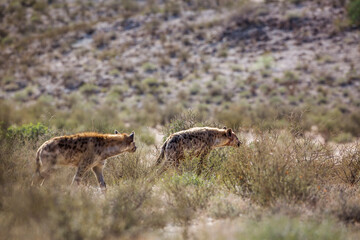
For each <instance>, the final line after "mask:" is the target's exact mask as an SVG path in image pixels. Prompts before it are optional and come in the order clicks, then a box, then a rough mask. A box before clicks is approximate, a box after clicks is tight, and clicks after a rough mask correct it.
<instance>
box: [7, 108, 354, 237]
mask: <svg viewBox="0 0 360 240" xmlns="http://www.w3.org/2000/svg"><path fill="white" fill-rule="evenodd" d="M179 123H181V124H182V126H180V125H179ZM204 124H210V123H206V122H202V121H201V119H200V118H199V117H198V116H197V115H196V114H194V113H191V112H190V113H186V114H183V115H182V116H178V117H177V119H176V121H173V122H171V123H170V124H169V125H167V126H166V127H165V128H164V133H165V134H166V133H171V132H174V131H177V130H182V129H183V127H188V126H201V125H204ZM214 125H216V124H213V126H214ZM29 129H30V130H29ZM31 129H32V130H31ZM34 129H43V127H41V125H30V126H24V127H22V128H19V129H17V130H16V131H14V129H10V130H9V133H10V132H11V134H5V135H3V136H2V140H1V141H2V142H1V154H0V156H1V166H0V171H1V172H0V173H1V179H0V180H1V210H2V211H1V217H0V221H1V224H0V225H1V229H0V230H1V234H2V236H6V238H7V239H18V238H23V237H26V238H28V239H36V238H39V237H40V236H41V238H42V239H79V238H80V239H83V238H85V239H113V238H136V237H141V238H149V239H153V238H156V239H158V238H164V239H167V238H169V237H173V238H178V237H182V238H200V239H202V238H204V239H205V238H207V237H208V236H212V238H213V239H220V238H224V237H225V238H228V239H237V238H243V237H245V238H247V239H262V238H264V237H265V236H266V237H269V238H270V239H278V237H279V236H282V237H283V239H287V238H289V237H290V236H292V237H294V239H304V238H307V239H315V238H316V239H344V238H349V239H356V238H357V237H358V236H359V234H360V233H359V232H358V231H359V230H358V228H357V227H356V226H357V223H358V222H359V221H360V220H359V218H358V212H359V209H360V206H359V201H358V200H359V199H358V196H359V193H358V188H357V185H358V182H359V179H360V168H359V164H358V162H359V158H360V148H359V145H358V144H357V143H353V144H348V145H346V146H342V148H340V147H339V146H338V145H330V144H321V143H319V142H317V141H314V139H313V138H308V137H305V136H299V135H297V134H296V132H295V131H294V129H291V128H290V129H283V130H272V131H265V132H263V131H260V130H259V131H258V132H256V133H255V132H254V133H253V134H252V135H253V139H252V140H251V141H250V140H247V141H246V144H244V145H242V146H241V147H240V148H239V149H234V148H223V149H220V150H216V151H213V152H212V153H211V155H210V157H209V158H208V159H207V161H206V164H205V166H204V170H203V171H202V173H201V174H200V175H197V174H196V172H197V166H198V161H199V159H192V158H188V159H187V160H186V161H184V162H183V163H182V164H181V165H180V170H178V171H176V170H172V169H169V170H168V171H166V172H165V173H163V174H162V175H159V169H158V167H157V166H155V161H156V157H157V155H158V154H159V152H158V151H154V147H153V146H151V147H148V146H147V145H146V144H144V143H142V142H141V140H137V141H138V144H139V145H141V146H142V147H140V148H139V149H138V151H137V152H136V153H134V154H125V155H120V156H118V157H114V158H113V159H110V160H109V162H108V164H107V167H106V168H105V180H106V182H107V183H108V192H107V193H106V195H103V194H102V193H101V191H100V189H99V188H98V187H97V182H96V181H95V180H94V179H95V178H93V177H92V176H91V175H89V174H90V173H89V174H88V175H87V176H86V177H85V183H84V185H83V186H81V187H74V186H72V187H71V186H69V184H70V182H71V179H72V176H73V174H74V173H75V171H74V169H71V168H65V169H59V171H57V172H56V173H55V174H54V176H53V178H51V179H50V180H49V181H47V182H45V184H44V186H42V187H32V186H31V179H32V175H33V174H34V170H35V166H34V165H35V163H34V156H35V152H36V147H37V146H38V145H39V144H40V143H41V142H42V141H44V139H48V138H49V137H51V136H53V135H57V134H59V133H58V132H52V131H49V130H45V131H36V130H34ZM28 132H34V134H32V135H29V134H28ZM14 133H17V134H14ZM23 133H24V134H23ZM238 135H240V136H241V138H242V139H243V140H245V139H249V138H246V135H247V133H246V132H243V131H239V132H238ZM210 224H211V225H213V226H212V227H211V228H207V226H210ZM224 226H226V229H227V231H220V230H219V231H215V229H221V228H222V227H224ZM285 226H286V227H285ZM260 229H261V231H260ZM285 229H286V231H285ZM213 231H215V233H214V232H213Z"/></svg>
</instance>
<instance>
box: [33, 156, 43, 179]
mask: <svg viewBox="0 0 360 240" xmlns="http://www.w3.org/2000/svg"><path fill="white" fill-rule="evenodd" d="M40 152H41V150H39V151H37V152H36V169H35V174H36V175H38V176H40V169H41V166H42V162H41V159H40Z"/></svg>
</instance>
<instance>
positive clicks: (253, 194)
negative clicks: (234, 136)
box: [220, 132, 333, 205]
mask: <svg viewBox="0 0 360 240" xmlns="http://www.w3.org/2000/svg"><path fill="white" fill-rule="evenodd" d="M331 159H332V155H331V152H329V150H328V149H327V148H326V147H325V146H322V145H317V144H315V143H313V142H312V141H311V140H310V139H301V140H299V139H296V138H295V137H293V136H292V135H290V134H289V133H286V132H285V133H273V134H262V135H260V137H257V138H256V139H255V140H254V141H253V142H252V143H251V144H250V145H249V146H242V147H241V148H240V149H239V150H233V151H232V152H231V154H229V155H228V159H227V161H226V162H225V163H224V164H223V169H222V171H223V172H222V173H221V175H220V176H221V178H222V181H223V182H224V184H225V185H226V186H227V187H228V188H229V189H230V190H231V191H233V192H234V193H237V194H240V195H242V196H245V197H250V198H251V199H252V200H254V201H255V202H257V203H259V204H262V205H269V204H271V203H274V202H275V201H276V200H279V199H285V200H286V201H290V202H299V201H305V200H307V199H308V197H309V196H310V194H311V193H312V192H313V190H314V189H315V190H316V188H317V186H318V185H319V184H321V183H322V182H323V181H325V180H326V179H328V176H329V175H328V172H329V171H331V169H332V166H333V163H332V161H329V160H331Z"/></svg>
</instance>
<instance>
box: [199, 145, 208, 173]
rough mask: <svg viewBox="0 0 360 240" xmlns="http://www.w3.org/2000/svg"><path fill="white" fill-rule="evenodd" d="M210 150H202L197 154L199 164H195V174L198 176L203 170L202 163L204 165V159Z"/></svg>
mask: <svg viewBox="0 0 360 240" xmlns="http://www.w3.org/2000/svg"><path fill="white" fill-rule="evenodd" d="M209 153H210V151H209V150H204V152H202V153H201V154H200V155H199V164H198V166H197V170H196V174H197V175H198V176H199V175H200V174H201V172H202V170H203V165H204V161H206V158H207V157H208V155H209Z"/></svg>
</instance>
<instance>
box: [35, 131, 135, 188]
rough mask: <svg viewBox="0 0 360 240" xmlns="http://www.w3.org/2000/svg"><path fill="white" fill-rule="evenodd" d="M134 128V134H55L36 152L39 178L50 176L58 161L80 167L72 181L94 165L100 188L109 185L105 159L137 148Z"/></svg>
mask: <svg viewBox="0 0 360 240" xmlns="http://www.w3.org/2000/svg"><path fill="white" fill-rule="evenodd" d="M134 136H135V134H134V132H132V133H131V134H126V133H122V134H121V133H119V132H118V131H116V130H115V134H99V133H80V134H75V135H70V136H61V137H55V138H52V139H50V140H49V141H46V142H45V143H44V144H43V145H41V147H40V148H39V149H38V151H37V153H36V175H37V180H36V181H37V182H39V183H40V182H41V183H42V182H43V181H44V180H45V178H48V177H49V176H50V174H51V173H52V171H53V170H54V167H55V166H57V165H68V166H74V167H77V171H76V174H75V177H74V179H73V183H74V182H76V183H80V181H81V179H82V178H83V176H84V173H85V172H86V171H88V170H89V169H91V170H92V171H93V172H94V174H95V175H96V178H97V180H98V181H99V184H100V187H101V189H103V190H105V189H106V183H105V181H104V177H103V168H104V166H105V163H106V159H108V158H110V157H112V156H115V155H118V154H120V153H123V152H135V151H136V146H135V141H134Z"/></svg>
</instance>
